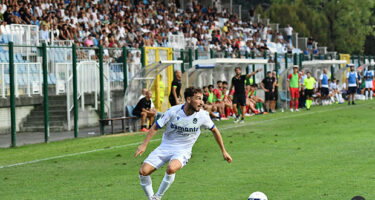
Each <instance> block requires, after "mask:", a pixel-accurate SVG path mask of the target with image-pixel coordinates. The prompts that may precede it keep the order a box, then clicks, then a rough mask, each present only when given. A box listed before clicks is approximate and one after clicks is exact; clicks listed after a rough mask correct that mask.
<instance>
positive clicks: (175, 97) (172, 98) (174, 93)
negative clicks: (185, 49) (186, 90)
mask: <svg viewBox="0 0 375 200" xmlns="http://www.w3.org/2000/svg"><path fill="white" fill-rule="evenodd" d="M181 77H182V73H181V71H180V70H177V71H175V78H174V79H173V81H172V87H171V93H170V95H169V103H170V104H171V106H175V105H177V104H181V103H183V101H182V100H180V99H182V98H181V97H182V95H181Z"/></svg>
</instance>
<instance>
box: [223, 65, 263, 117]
mask: <svg viewBox="0 0 375 200" xmlns="http://www.w3.org/2000/svg"><path fill="white" fill-rule="evenodd" d="M261 70H262V69H257V70H256V71H255V72H252V73H250V74H246V75H241V73H242V71H241V68H240V67H236V68H235V69H234V71H235V72H236V75H235V76H234V77H233V78H232V81H231V85H230V89H229V91H232V89H233V87H234V94H233V97H231V98H232V99H233V100H232V102H233V110H234V113H235V115H236V120H235V121H234V123H238V122H239V119H240V118H239V114H238V110H237V105H238V104H239V105H240V107H241V122H240V123H244V118H245V112H246V92H245V81H246V79H248V78H250V77H251V76H253V75H255V74H256V73H258V72H260V71H261Z"/></svg>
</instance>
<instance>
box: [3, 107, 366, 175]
mask: <svg viewBox="0 0 375 200" xmlns="http://www.w3.org/2000/svg"><path fill="white" fill-rule="evenodd" d="M367 104H369V103H365V104H360V105H357V106H350V107H340V108H334V109H330V110H320V111H309V112H304V113H301V114H295V115H290V116H286V117H278V118H273V119H266V120H261V121H253V122H247V123H244V124H240V125H236V126H229V127H223V128H220V129H221V130H226V129H232V128H239V127H243V126H248V125H251V124H260V123H265V122H271V121H277V120H282V119H289V118H295V117H300V116H304V115H311V114H316V113H323V112H330V111H332V110H342V109H351V108H356V107H359V106H363V105H367ZM160 140H161V139H154V140H150V142H156V141H160ZM141 143H142V142H136V143H131V144H125V145H118V146H113V147H110V148H101V149H94V150H90V151H83V152H78V153H71V154H65V155H61V156H53V157H49V158H43V159H37V160H31V161H26V162H20V163H15V164H10V165H3V166H0V169H3V168H9V167H16V166H21V165H26V164H33V163H38V162H42V161H47V160H53V159H59V158H66V157H72V156H78V155H83V154H88V153H94V152H99V151H105V150H111V149H118V148H123V147H129V146H134V145H138V144H141Z"/></svg>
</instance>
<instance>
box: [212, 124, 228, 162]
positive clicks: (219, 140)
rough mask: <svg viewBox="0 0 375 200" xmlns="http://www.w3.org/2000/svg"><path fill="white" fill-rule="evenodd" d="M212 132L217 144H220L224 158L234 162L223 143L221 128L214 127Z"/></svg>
mask: <svg viewBox="0 0 375 200" xmlns="http://www.w3.org/2000/svg"><path fill="white" fill-rule="evenodd" d="M211 131H212V133H213V134H214V137H215V140H216V142H217V144H218V145H219V147H220V149H221V152H222V153H223V157H224V159H225V160H226V161H227V162H228V163H231V162H232V157H231V156H230V155H229V153H228V152H227V151H226V150H225V147H224V143H223V138H222V137H221V134H220V131H219V129H217V128H216V127H214V128H213V129H212V130H211Z"/></svg>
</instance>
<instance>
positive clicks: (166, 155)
mask: <svg viewBox="0 0 375 200" xmlns="http://www.w3.org/2000/svg"><path fill="white" fill-rule="evenodd" d="M190 157H191V151H173V150H164V149H160V148H159V147H158V148H156V149H155V150H154V151H152V152H151V153H150V155H148V157H147V158H146V160H145V161H143V162H144V163H147V164H150V165H151V166H153V167H155V168H156V169H159V168H160V167H162V166H163V165H164V164H165V163H167V162H170V161H171V160H178V161H180V162H181V164H182V167H183V166H185V165H186V164H187V163H188V161H189V159H190ZM182 167H181V168H182Z"/></svg>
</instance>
